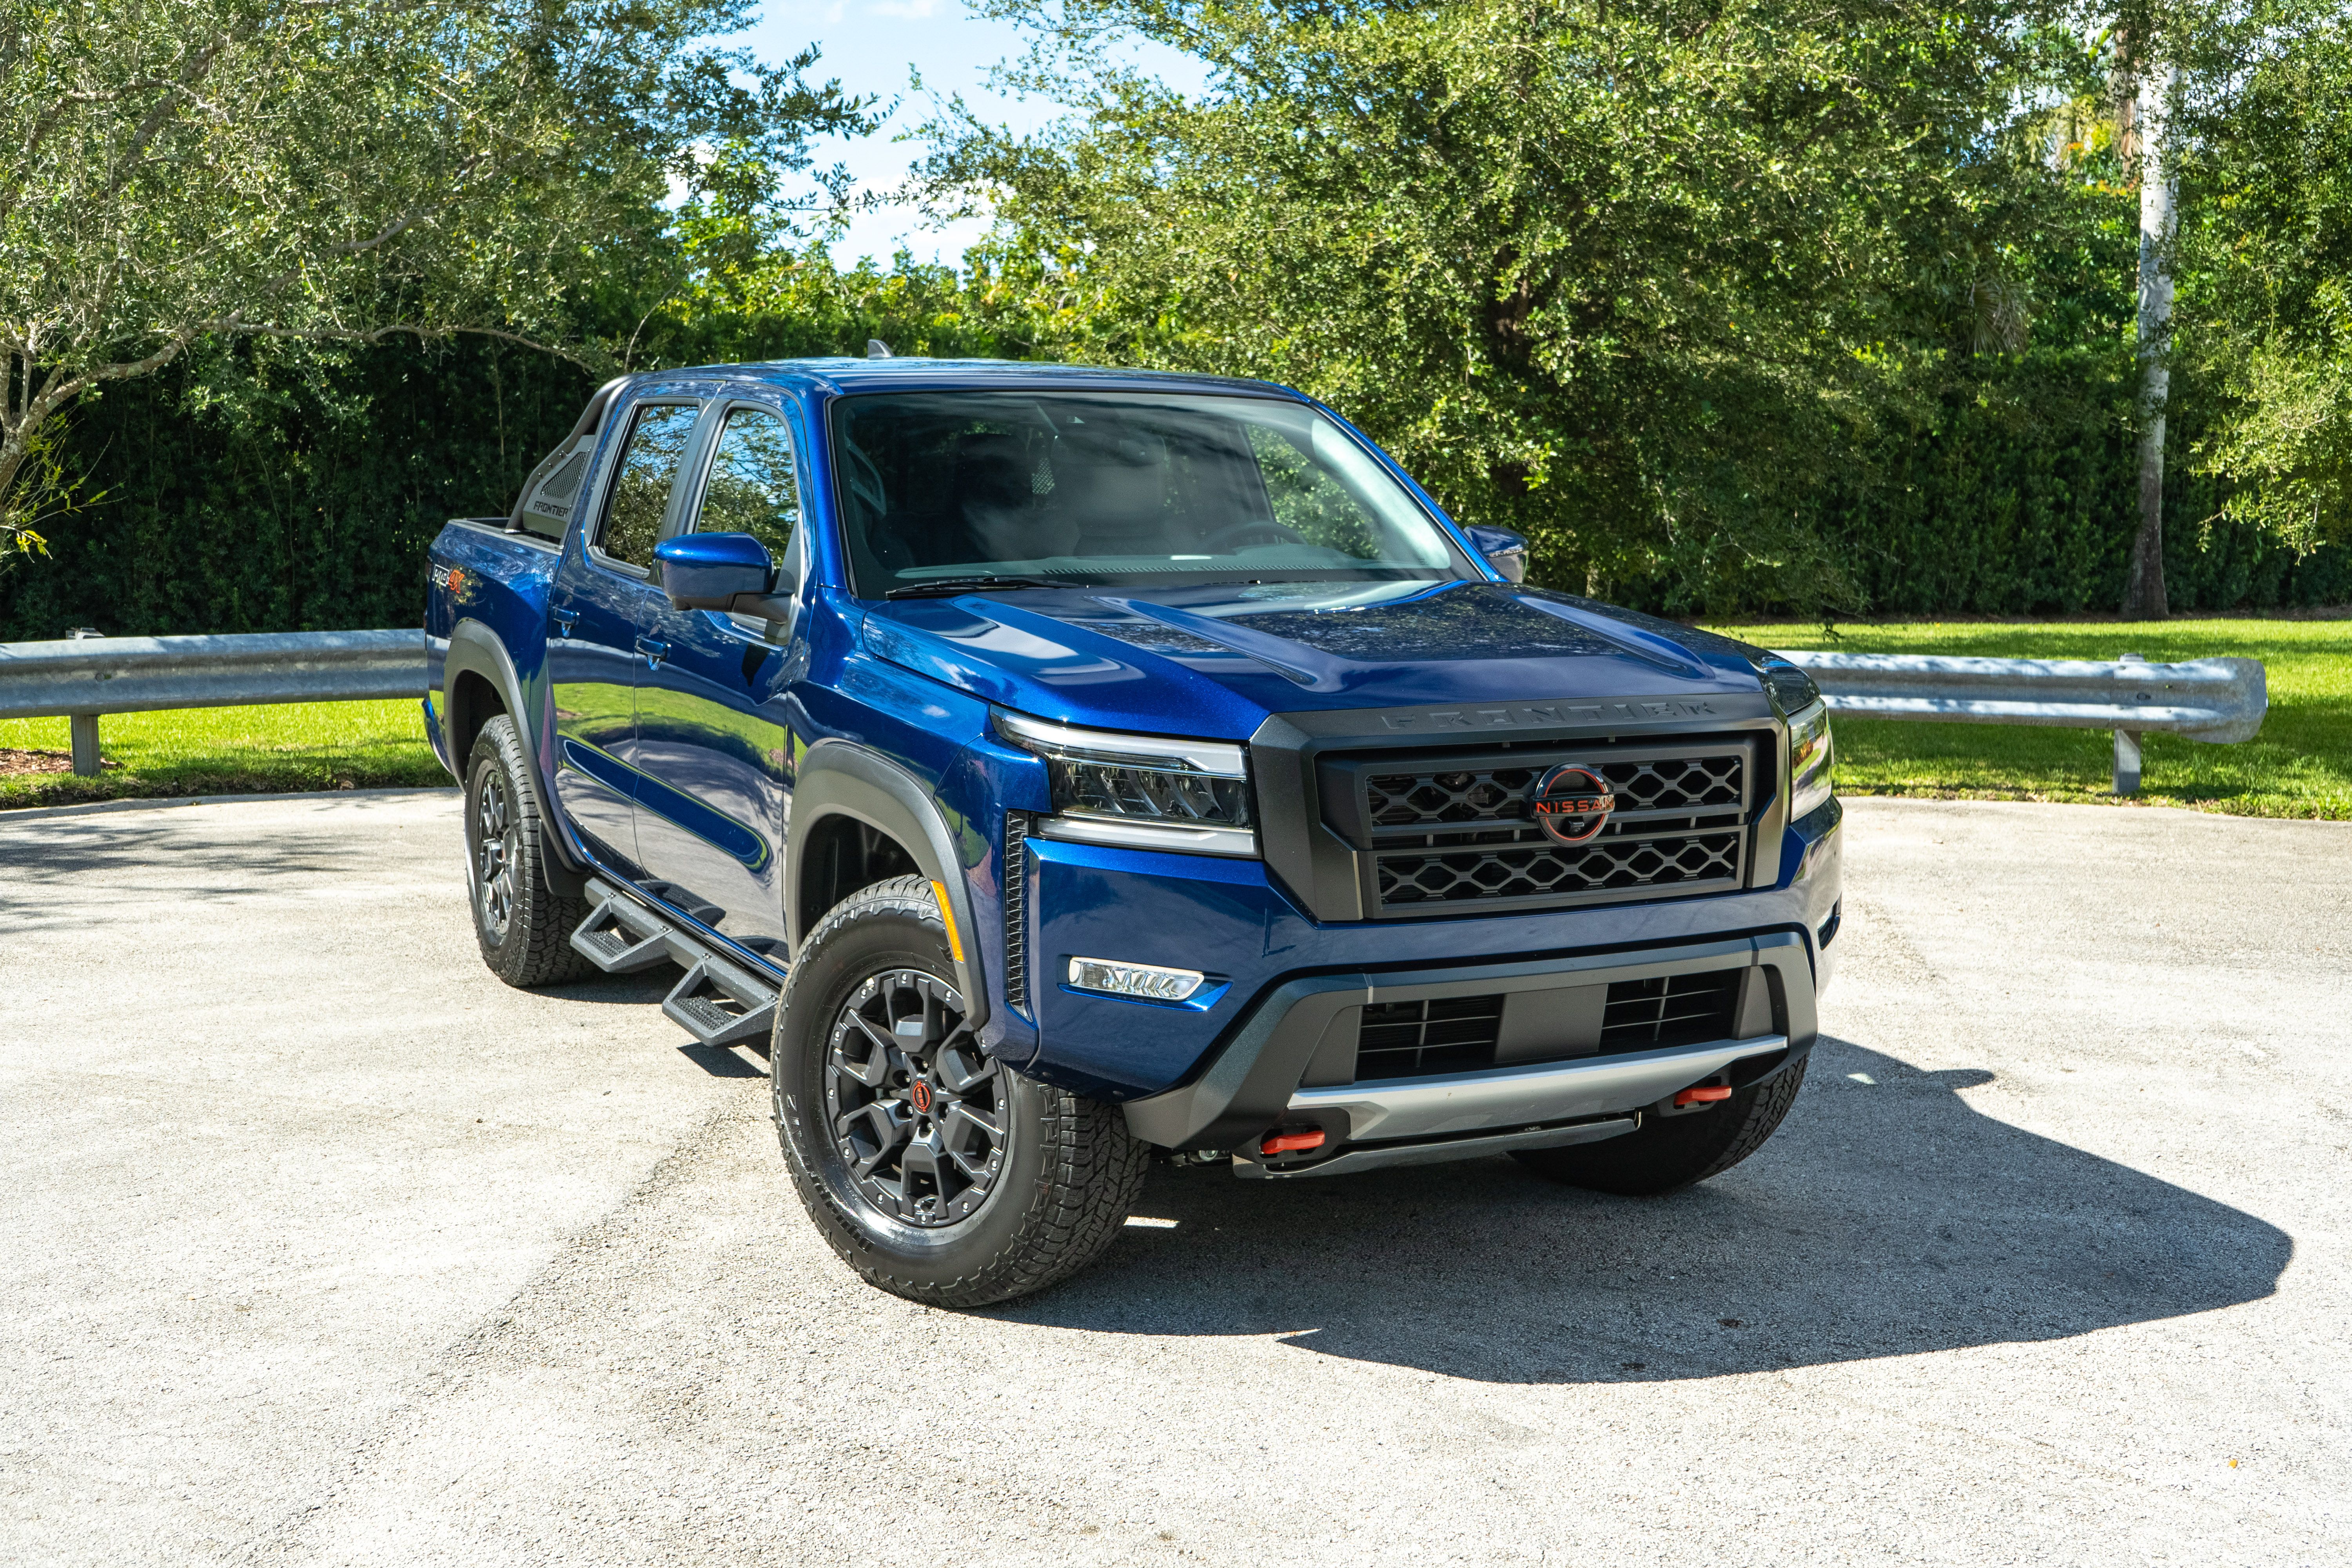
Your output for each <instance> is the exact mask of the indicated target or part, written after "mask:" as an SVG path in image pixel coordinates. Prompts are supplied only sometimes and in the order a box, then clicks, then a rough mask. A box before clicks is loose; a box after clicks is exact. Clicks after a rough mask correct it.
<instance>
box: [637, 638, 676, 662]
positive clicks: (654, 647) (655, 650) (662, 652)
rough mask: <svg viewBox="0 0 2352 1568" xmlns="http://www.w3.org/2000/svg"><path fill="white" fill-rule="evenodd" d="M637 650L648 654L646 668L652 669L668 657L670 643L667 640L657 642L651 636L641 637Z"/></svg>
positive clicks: (638, 640)
mask: <svg viewBox="0 0 2352 1568" xmlns="http://www.w3.org/2000/svg"><path fill="white" fill-rule="evenodd" d="M637 651H638V652H639V653H641V654H644V655H645V656H646V668H647V669H652V668H656V667H657V666H658V665H659V664H660V663H661V661H662V660H663V658H666V657H667V655H668V653H669V644H667V643H666V642H656V641H654V639H653V638H651V637H639V638H638V639H637Z"/></svg>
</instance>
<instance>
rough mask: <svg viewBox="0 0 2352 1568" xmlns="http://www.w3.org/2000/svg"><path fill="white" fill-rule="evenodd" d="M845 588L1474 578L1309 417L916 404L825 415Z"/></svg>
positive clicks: (877, 399)
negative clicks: (992, 582)
mask: <svg viewBox="0 0 2352 1568" xmlns="http://www.w3.org/2000/svg"><path fill="white" fill-rule="evenodd" d="M832 428H833V441H834V447H835V472H836V475H837V483H838V485H839V488H840V491H841V495H842V503H841V511H842V523H843V531H844V534H845V537H846V539H847V542H848V544H849V549H850V559H851V564H852V570H853V572H854V574H855V576H856V588H857V591H858V592H859V593H860V594H862V595H866V596H867V597H874V596H877V595H881V594H885V593H887V592H889V591H890V590H892V589H894V588H901V587H904V588H919V587H920V585H921V584H923V583H924V582H926V581H928V580H931V579H936V578H941V577H953V576H968V575H974V574H1017V575H1024V576H1034V577H1045V578H1048V579H1051V580H1054V581H1057V582H1061V581H1066V582H1070V583H1073V584H1078V583H1103V584H1118V583H1129V584H1183V583H1188V582H1192V583H1207V582H1232V581H1243V582H1326V581H1361V580H1380V579H1393V578H1411V577H1450V576H1456V575H1462V576H1467V575H1469V574H1471V572H1472V571H1473V570H1474V569H1472V568H1470V567H1469V566H1468V563H1466V562H1464V561H1462V560H1461V559H1460V558H1459V557H1458V556H1457V554H1456V552H1454V551H1453V550H1452V549H1450V548H1449V547H1448V545H1447V543H1446V542H1445V538H1444V534H1443V532H1442V531H1440V530H1439V528H1438V526H1437V524H1436V522H1435V521H1434V520H1433V518H1431V516H1430V515H1429V513H1428V512H1427V511H1426V510H1423V508H1422V507H1421V505H1420V504H1419V503H1418V502H1417V501H1415V500H1413V498H1412V494H1411V492H1410V491H1408V490H1407V489H1405V488H1404V487H1403V486H1402V485H1401V484H1399V483H1398V482H1397V480H1396V479H1395V478H1394V476H1392V475H1391V473H1390V472H1389V471H1388V469H1387V468H1384V467H1382V466H1381V463H1380V461H1379V460H1378V459H1377V458H1374V457H1373V456H1372V455H1371V454H1370V453H1369V452H1367V451H1365V450H1364V448H1363V447H1360V446H1359V445H1358V444H1357V443H1356V442H1355V441H1354V440H1353V439H1352V438H1351V437H1349V435H1348V434H1347V432H1346V431H1345V430H1343V429H1341V428H1340V427H1339V426H1338V425H1336V424H1334V423H1333V422H1332V421H1331V420H1329V419H1328V418H1326V417H1325V416H1322V415H1321V414H1318V413H1317V412H1316V411H1315V410H1314V409H1312V408H1308V407H1306V406H1305V405H1300V404H1296V403H1289V402H1285V401H1279V400H1276V399H1272V398H1256V397H1221V396H1184V395H1170V396H1162V395H1147V394H1097V395H1087V394H1071V395H1034V394H1017V393H1000V392H952V393H922V394H914V395H872V396H862V397H848V398H844V399H842V400H841V401H840V402H838V403H836V404H835V405H834V407H833V416H832Z"/></svg>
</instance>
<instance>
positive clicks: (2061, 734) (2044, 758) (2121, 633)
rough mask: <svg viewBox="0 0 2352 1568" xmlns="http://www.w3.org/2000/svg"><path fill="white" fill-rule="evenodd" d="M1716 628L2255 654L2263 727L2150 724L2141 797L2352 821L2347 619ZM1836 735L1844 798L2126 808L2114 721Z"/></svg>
mask: <svg viewBox="0 0 2352 1568" xmlns="http://www.w3.org/2000/svg"><path fill="white" fill-rule="evenodd" d="M1715 629H1717V630H1719V631H1722V632H1725V633H1727V634H1728V635H1729V636H1732V637H1741V638H1744V639H1746V640H1747V641H1748V642H1753V643H1760V644H1762V645H1763V646H1764V647H1775V648H1833V649H1835V650H1837V651H1838V652H1841V653H1945V654H1969V655H1977V656H1981V657H1987V658H2116V656H2117V655H2119V654H2124V653H2137V654H2140V655H2143V656H2145V657H2146V658H2151V659H2155V660H2158V661H2160V662H2163V661H2172V660H2179V659H2191V658H2205V657H2210V656H2215V655H2221V654H2237V655H2242V656H2244V657H2247V658H2259V659H2261V660H2262V661H2263V668H2264V670H2265V672H2266V674H2267V676H2268V679H2269V685H2270V698H2271V710H2270V716H2269V717H2268V718H2266V719H2265V720H2263V730H2262V733H2261V734H2259V735H2257V736H2255V737H2254V738H2253V739H2252V740H2251V741H2245V742H2239V743H2238V744H2236V745H2229V746H2216V745H2207V744H2203V743H2201V742H2196V741H2185V740H2182V739H2181V738H2180V737H2179V736H2177V735H2153V734H2152V735H2148V736H2147V737H2146V748H2147V749H2146V753H2145V758H2144V763H2145V771H2144V773H2143V775H2142V779H2141V784H2140V793H2139V795H2137V796H2135V797H2133V798H2134V799H2135V800H2136V801H2138V802H2140V803H2144V804H2147V805H2185V806H2193V807H2196V808H2197V809H2199V810H2201V811H2220V812H2228V813H2231V814H2232V815H2235V816H2305V817H2333V818H2336V819H2337V820H2346V819H2352V619H2347V620H2269V619H2253V618H2237V619H2225V620H2198V621H2192V620H2177V621H2067V622H2057V623H2051V624H2042V625H2030V624H2022V623H2018V622H1981V621H1915V622H1906V623H1901V624H1890V625H1853V626H1839V627H1838V628H1837V631H1838V634H1839V635H1838V636H1837V637H1835V638H1832V637H1829V636H1827V635H1825V634H1824V633H1823V631H1822V628H1821V627H1820V626H1717V627H1716V628H1715ZM1836 732H1837V783H1838V789H1839V791H1840V792H1841V793H1842V794H1845V795H1930V796H1936V797H1939V798H1944V799H1976V800H2063V801H2094V802H2105V803H2108V804H2117V802H2116V797H2115V796H2114V795H2111V794H2109V793H2108V790H2109V788H2110V786H2111V782H2112V778H2113V771H2114V766H2115V737H2114V735H2113V734H2112V732H2110V731H2105V730H2043V729H2031V728H2026V727H2023V726H2019V725H2005V724H1920V723H1908V722H1905V721H1900V720H1889V719H1840V720H1838V721H1836Z"/></svg>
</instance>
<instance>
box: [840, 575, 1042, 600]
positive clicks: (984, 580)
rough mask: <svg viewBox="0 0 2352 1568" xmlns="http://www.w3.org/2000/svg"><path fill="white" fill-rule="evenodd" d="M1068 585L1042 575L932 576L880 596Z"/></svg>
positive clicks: (917, 596)
mask: <svg viewBox="0 0 2352 1568" xmlns="http://www.w3.org/2000/svg"><path fill="white" fill-rule="evenodd" d="M1069 585H1070V584H1067V583H1055V582H1051V581H1049V580H1047V579H1046V578H1044V577H1017V576H1002V577H999V576H986V577H934V578H932V579H931V580H930V581H929V582H928V583H909V584H907V585H906V586H905V587H903V588H892V589H890V590H889V591H888V592H887V593H885V594H884V595H882V596H883V597H884V598H886V599H928V598H931V597H933V596H935V595H941V594H973V593H983V592H986V591H988V590H990V589H994V588H1066V587H1068V586H1069Z"/></svg>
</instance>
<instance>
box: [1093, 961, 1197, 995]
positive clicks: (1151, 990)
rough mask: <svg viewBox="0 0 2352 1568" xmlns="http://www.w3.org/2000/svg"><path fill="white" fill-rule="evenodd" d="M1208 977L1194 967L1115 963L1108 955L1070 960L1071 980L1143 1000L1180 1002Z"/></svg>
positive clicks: (1110, 992)
mask: <svg viewBox="0 0 2352 1568" xmlns="http://www.w3.org/2000/svg"><path fill="white" fill-rule="evenodd" d="M1207 979H1208V976H1207V975H1205V974H1202V973H1201V972H1200V971H1199V970H1197V969H1163V968H1161V967H1160V965H1158V964H1156V963H1114V962H1113V961H1112V960H1110V959H1108V958H1074V959H1072V960H1070V984H1071V986H1072V988H1073V989H1075V990H1079V991H1096V992H1100V993H1101V994H1104V995H1106V996H1134V997H1138V998H1140V999H1141V1000H1143V1001H1146V1002H1182V1001H1185V1000H1187V999H1188V998H1190V997H1191V996H1192V993H1194V992H1195V991H1198V990H1199V989H1200V988H1201V986H1202V984H1203V983H1204V982H1205V981H1206V980H1207Z"/></svg>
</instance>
